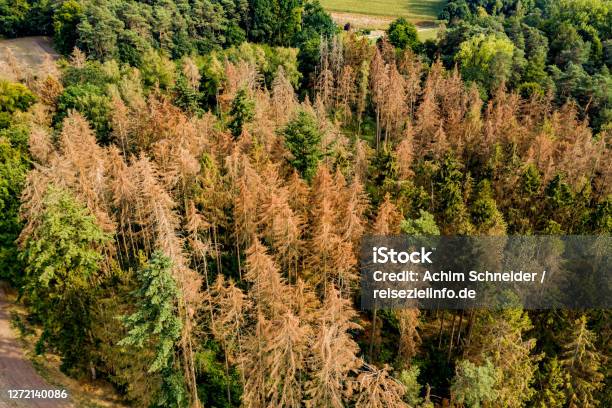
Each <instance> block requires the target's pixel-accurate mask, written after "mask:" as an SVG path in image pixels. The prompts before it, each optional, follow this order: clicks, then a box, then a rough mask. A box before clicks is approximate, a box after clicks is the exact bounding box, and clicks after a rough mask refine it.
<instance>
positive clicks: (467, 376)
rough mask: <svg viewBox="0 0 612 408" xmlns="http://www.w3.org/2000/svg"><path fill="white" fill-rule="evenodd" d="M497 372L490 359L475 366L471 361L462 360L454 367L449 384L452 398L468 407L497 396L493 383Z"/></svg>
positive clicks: (477, 405) (479, 405)
mask: <svg viewBox="0 0 612 408" xmlns="http://www.w3.org/2000/svg"><path fill="white" fill-rule="evenodd" d="M496 382H497V372H496V369H495V367H494V366H493V364H492V363H491V362H490V361H486V362H485V363H484V364H483V365H482V366H477V365H475V364H474V363H472V362H471V361H468V360H462V361H460V362H459V363H458V364H457V367H456V369H455V378H453V383H452V386H451V395H452V397H453V400H454V401H456V402H458V403H460V404H465V405H466V406H468V407H470V408H480V407H481V406H483V404H484V405H485V406H486V405H487V403H489V402H491V401H494V400H495V398H496V397H497V394H496V392H495V384H496Z"/></svg>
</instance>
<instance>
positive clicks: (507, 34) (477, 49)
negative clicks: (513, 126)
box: [431, 0, 612, 129]
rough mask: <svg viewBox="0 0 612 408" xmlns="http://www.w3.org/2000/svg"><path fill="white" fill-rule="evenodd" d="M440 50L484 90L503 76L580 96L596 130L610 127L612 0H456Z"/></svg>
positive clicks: (561, 98) (527, 89)
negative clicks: (611, 22) (611, 0)
mask: <svg viewBox="0 0 612 408" xmlns="http://www.w3.org/2000/svg"><path fill="white" fill-rule="evenodd" d="M440 17H441V18H443V19H445V20H447V22H448V27H447V29H446V30H445V31H444V32H443V34H442V35H441V38H440V41H439V43H438V44H437V46H432V47H431V48H432V50H434V49H435V50H437V52H439V53H440V54H441V56H442V59H443V61H444V63H445V65H446V66H447V67H451V66H452V65H453V64H455V63H458V64H459V65H460V66H461V70H462V75H463V77H464V78H465V79H466V80H469V81H475V82H476V83H477V84H479V86H480V87H481V93H482V94H483V95H485V94H489V95H490V93H491V92H492V91H495V89H497V87H498V86H499V84H500V83H501V82H506V83H507V84H508V85H509V86H511V87H512V88H513V89H515V90H516V91H517V92H519V93H521V94H522V95H524V96H529V95H532V94H534V93H535V94H540V95H543V94H546V93H548V92H551V93H553V94H554V95H555V99H556V102H557V103H558V104H563V103H565V101H566V100H567V99H568V98H571V99H574V100H576V101H578V102H579V106H580V111H581V112H580V113H581V115H583V116H589V117H590V118H591V120H592V125H593V127H594V128H595V129H600V128H604V127H607V126H608V127H609V123H610V121H611V120H612V116H611V115H612V113H611V112H612V111H611V110H610V98H611V96H610V84H611V78H612V77H611V74H610V69H611V68H612V59H611V57H612V31H611V30H610V23H609V21H610V19H611V18H612V5H611V4H610V2H609V1H606V0H585V1H582V0H581V1H576V0H562V1H524V0H508V1H487V0H452V1H450V2H449V3H448V4H447V6H446V7H445V9H444V11H443V12H442V14H441V16H440Z"/></svg>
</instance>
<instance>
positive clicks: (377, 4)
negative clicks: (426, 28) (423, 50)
mask: <svg viewBox="0 0 612 408" xmlns="http://www.w3.org/2000/svg"><path fill="white" fill-rule="evenodd" d="M320 1H321V4H322V5H323V7H324V8H325V9H327V10H329V11H338V12H342V13H357V14H365V15H374V16H389V17H406V18H407V19H409V20H411V21H413V22H419V21H433V20H437V18H438V14H439V13H440V12H441V11H442V9H443V8H444V5H445V4H446V1H445V0H320Z"/></svg>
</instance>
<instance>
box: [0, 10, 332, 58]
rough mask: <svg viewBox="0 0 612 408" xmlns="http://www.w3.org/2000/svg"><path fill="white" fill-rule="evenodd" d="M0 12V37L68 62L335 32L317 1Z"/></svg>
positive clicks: (290, 40) (280, 41)
mask: <svg viewBox="0 0 612 408" xmlns="http://www.w3.org/2000/svg"><path fill="white" fill-rule="evenodd" d="M0 7H1V8H0V36H8V37H17V36H24V35H40V34H44V35H50V36H53V39H54V43H55V47H56V49H57V50H58V51H60V52H62V53H64V54H69V53H70V52H71V51H72V49H73V48H74V47H75V46H77V47H79V48H80V49H81V50H83V51H85V52H87V54H88V55H90V56H92V57H94V58H96V59H99V60H108V59H113V58H114V59H118V60H120V61H124V62H128V63H130V64H132V65H135V66H140V64H141V63H143V61H146V58H144V57H145V55H146V52H147V51H148V50H149V49H155V50H161V51H162V52H164V53H165V54H167V55H169V56H171V57H172V58H179V57H181V56H184V55H189V54H191V53H194V52H197V53H199V54H205V53H207V52H210V51H211V50H213V49H218V48H220V47H223V48H226V47H230V46H233V45H239V44H241V43H242V42H244V41H245V40H246V39H249V40H251V41H254V42H262V43H267V44H270V45H281V46H290V45H295V44H299V43H302V42H304V41H307V40H309V39H311V38H316V37H319V35H321V34H324V35H329V34H332V33H333V32H335V30H336V26H335V24H334V23H333V22H332V20H331V18H330V17H329V15H328V14H327V13H325V12H324V11H323V9H322V8H321V6H320V4H319V3H318V1H314V2H313V1H302V0H249V1H246V0H229V1H221V0H194V1H184V0H181V1H167V0H165V1H152V2H149V1H115V0H104V1H96V2H83V1H77V0H62V1H59V2H48V1H45V0H26V1H21V0H20V1H3V2H2V3H1V4H0Z"/></svg>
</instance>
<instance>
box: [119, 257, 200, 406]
mask: <svg viewBox="0 0 612 408" xmlns="http://www.w3.org/2000/svg"><path fill="white" fill-rule="evenodd" d="M137 278H138V281H139V282H140V288H139V289H138V290H137V291H136V293H135V295H136V298H137V304H136V311H135V312H134V313H132V314H131V315H129V316H123V318H122V321H123V323H124V325H125V326H126V328H127V329H128V333H127V336H126V337H125V338H123V339H122V340H121V341H119V343H118V345H119V346H135V347H140V348H142V347H146V348H152V349H154V350H155V353H154V358H153V361H151V364H150V366H149V368H148V372H149V373H160V374H161V376H162V385H161V389H160V390H159V391H158V395H157V398H156V400H157V402H156V404H157V406H160V407H184V406H187V400H188V397H187V389H186V386H185V383H184V379H183V376H182V374H181V371H180V366H179V362H178V359H177V358H176V357H175V353H176V349H177V346H178V342H179V340H180V337H181V331H182V328H183V324H182V322H181V319H180V317H179V316H178V301H179V296H180V292H179V289H178V287H177V285H176V282H175V281H174V278H173V277H172V262H171V260H170V258H168V257H167V256H166V255H164V254H163V253H162V252H159V251H157V252H154V253H153V255H152V256H151V259H150V260H149V261H148V263H147V264H146V265H145V266H144V267H143V268H141V269H140V270H139V271H138V273H137Z"/></svg>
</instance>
